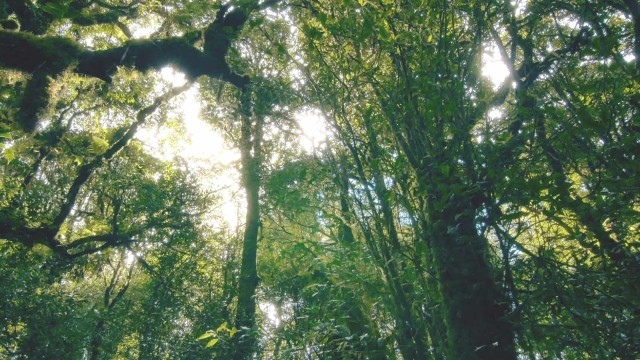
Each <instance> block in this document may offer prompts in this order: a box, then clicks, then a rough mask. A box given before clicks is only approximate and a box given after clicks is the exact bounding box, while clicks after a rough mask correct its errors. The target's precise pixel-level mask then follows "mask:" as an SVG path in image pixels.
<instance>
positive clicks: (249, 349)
mask: <svg viewBox="0 0 640 360" xmlns="http://www.w3.org/2000/svg"><path fill="white" fill-rule="evenodd" d="M240 102H241V111H242V114H241V116H242V128H241V132H242V138H241V142H240V154H241V158H240V160H241V163H242V183H243V186H244V189H245V195H246V197H247V215H246V222H245V229H244V237H243V242H242V264H241V267H240V280H239V283H238V308H237V313H236V328H237V329H238V334H237V335H236V336H237V339H236V341H235V345H236V348H235V352H234V356H233V358H234V359H238V360H244V359H248V358H250V357H251V355H252V354H253V352H254V351H255V343H256V329H255V325H256V299H255V294H256V288H257V287H258V282H259V278H258V271H257V252H258V232H259V228H260V166H261V163H260V161H261V156H260V147H261V142H262V121H261V119H256V120H255V121H254V120H253V116H252V114H251V92H250V91H249V90H245V91H242V94H241V100H240Z"/></svg>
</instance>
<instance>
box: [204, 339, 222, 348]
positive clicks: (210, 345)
mask: <svg viewBox="0 0 640 360" xmlns="http://www.w3.org/2000/svg"><path fill="white" fill-rule="evenodd" d="M218 340H219V339H212V340H211V341H209V342H208V343H207V346H206V347H208V348H210V347H212V346H213V345H215V344H217V343H218Z"/></svg>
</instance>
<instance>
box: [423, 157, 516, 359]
mask: <svg viewBox="0 0 640 360" xmlns="http://www.w3.org/2000/svg"><path fill="white" fill-rule="evenodd" d="M434 168H435V169H446V167H445V166H434ZM419 176H420V181H421V182H422V183H423V184H427V185H426V186H425V188H426V195H427V198H428V201H427V209H426V213H427V216H428V224H429V228H428V230H427V232H426V234H427V236H429V238H428V239H425V240H426V241H427V242H428V244H429V245H430V246H431V248H432V251H433V257H434V262H435V265H436V270H437V277H438V281H439V285H440V291H441V292H442V296H443V309H444V317H445V321H446V324H447V337H448V343H449V358H450V359H456V360H476V359H477V360H480V359H482V360H489V359H491V360H499V359H505V360H506V359H509V360H514V359H515V358H516V355H515V348H514V340H513V328H512V324H511V323H510V322H509V321H508V319H507V318H506V315H507V312H508V304H507V302H506V301H503V300H502V299H501V295H500V292H499V289H498V288H497V286H496V284H495V282H494V279H493V275H492V272H491V269H490V266H489V263H488V261H487V254H486V252H487V246H486V241H485V240H484V239H483V238H482V237H480V236H479V235H478V233H477V228H476V226H475V224H474V216H475V213H476V205H474V199H473V195H472V193H471V191H469V190H468V189H465V187H464V185H463V182H462V181H461V179H459V178H458V177H457V175H455V174H448V171H445V172H444V173H443V172H442V171H440V170H436V171H432V172H431V173H430V174H428V173H425V172H422V173H420V174H419Z"/></svg>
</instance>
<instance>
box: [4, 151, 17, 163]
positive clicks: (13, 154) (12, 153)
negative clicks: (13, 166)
mask: <svg viewBox="0 0 640 360" xmlns="http://www.w3.org/2000/svg"><path fill="white" fill-rule="evenodd" d="M4 158H5V159H7V162H12V161H13V160H14V159H15V158H16V151H15V150H13V149H12V148H6V149H4Z"/></svg>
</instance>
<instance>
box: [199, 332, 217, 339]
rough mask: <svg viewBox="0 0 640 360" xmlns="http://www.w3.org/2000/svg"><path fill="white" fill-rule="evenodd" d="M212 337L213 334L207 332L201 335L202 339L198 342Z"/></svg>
mask: <svg viewBox="0 0 640 360" xmlns="http://www.w3.org/2000/svg"><path fill="white" fill-rule="evenodd" d="M212 336H213V332H210V331H207V332H206V333H204V334H202V335H200V337H199V338H197V339H196V340H203V339H206V338H210V337H212Z"/></svg>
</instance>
